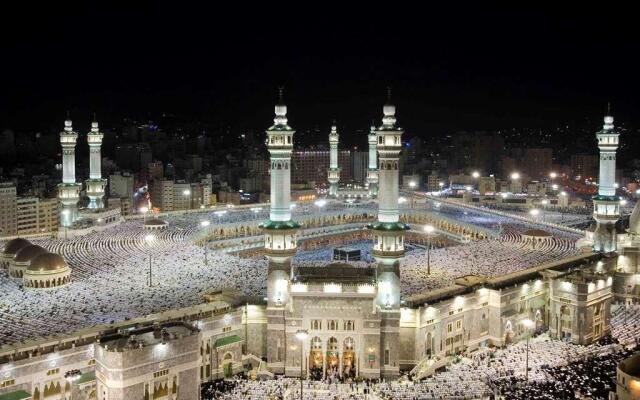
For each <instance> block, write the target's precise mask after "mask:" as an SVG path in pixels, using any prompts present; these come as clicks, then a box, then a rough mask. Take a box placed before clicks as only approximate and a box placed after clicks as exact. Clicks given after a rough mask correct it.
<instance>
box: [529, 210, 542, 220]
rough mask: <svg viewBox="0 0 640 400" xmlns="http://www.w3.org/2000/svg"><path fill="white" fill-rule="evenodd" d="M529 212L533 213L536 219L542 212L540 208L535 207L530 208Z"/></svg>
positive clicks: (532, 215)
mask: <svg viewBox="0 0 640 400" xmlns="http://www.w3.org/2000/svg"><path fill="white" fill-rule="evenodd" d="M529 214H531V217H532V218H533V220H534V221H535V220H536V217H537V216H538V215H539V214H540V210H538V209H537V208H533V209H531V210H529Z"/></svg>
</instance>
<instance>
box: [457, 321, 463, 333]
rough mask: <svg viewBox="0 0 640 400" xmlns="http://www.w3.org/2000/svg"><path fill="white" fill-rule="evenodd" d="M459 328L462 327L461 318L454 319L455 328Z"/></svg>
mask: <svg viewBox="0 0 640 400" xmlns="http://www.w3.org/2000/svg"><path fill="white" fill-rule="evenodd" d="M460 329H462V320H461V319H459V320H457V321H456V330H457V331H459V330H460Z"/></svg>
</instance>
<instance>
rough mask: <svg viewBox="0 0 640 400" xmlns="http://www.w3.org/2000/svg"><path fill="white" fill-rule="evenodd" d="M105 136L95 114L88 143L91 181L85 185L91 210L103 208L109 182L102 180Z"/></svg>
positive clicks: (88, 135) (88, 180) (87, 181)
mask: <svg viewBox="0 0 640 400" xmlns="http://www.w3.org/2000/svg"><path fill="white" fill-rule="evenodd" d="M103 137H104V135H103V134H102V132H100V129H99V128H98V121H97V119H96V113H93V122H91V131H90V132H89V133H88V134H87V143H88V144H89V179H87V180H86V182H85V185H86V189H87V196H88V197H89V206H88V207H89V208H103V207H104V203H103V197H104V188H105V187H106V186H107V181H106V180H105V179H102V156H101V153H100V148H101V147H102V139H103Z"/></svg>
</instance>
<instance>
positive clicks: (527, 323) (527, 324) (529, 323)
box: [522, 318, 536, 382]
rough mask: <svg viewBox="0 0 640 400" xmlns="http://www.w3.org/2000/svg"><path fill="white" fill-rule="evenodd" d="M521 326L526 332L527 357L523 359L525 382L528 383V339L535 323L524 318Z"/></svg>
mask: <svg viewBox="0 0 640 400" xmlns="http://www.w3.org/2000/svg"><path fill="white" fill-rule="evenodd" d="M522 325H523V326H524V327H525V329H526V330H527V357H526V358H525V371H524V376H525V381H526V382H529V338H530V337H531V328H533V327H534V326H535V325H536V323H535V322H533V321H532V320H530V319H529V318H525V319H523V320H522Z"/></svg>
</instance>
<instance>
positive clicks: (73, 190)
mask: <svg viewBox="0 0 640 400" xmlns="http://www.w3.org/2000/svg"><path fill="white" fill-rule="evenodd" d="M77 140H78V133H77V132H75V131H74V130H73V126H72V123H71V120H70V119H67V120H66V121H64V130H63V131H62V132H60V144H61V145H62V183H60V184H58V198H59V199H60V203H62V210H61V211H60V225H62V226H66V227H68V226H71V225H72V224H73V222H74V221H75V220H76V219H78V200H79V199H80V184H79V183H76V141H77Z"/></svg>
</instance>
